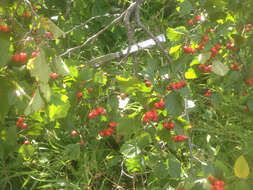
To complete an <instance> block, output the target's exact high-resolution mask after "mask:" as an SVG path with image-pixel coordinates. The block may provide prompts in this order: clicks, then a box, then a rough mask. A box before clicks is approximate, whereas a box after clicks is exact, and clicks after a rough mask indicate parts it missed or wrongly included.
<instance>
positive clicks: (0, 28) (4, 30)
mask: <svg viewBox="0 0 253 190" xmlns="http://www.w3.org/2000/svg"><path fill="white" fill-rule="evenodd" d="M1 31H2V32H5V33H7V32H10V29H9V27H8V26H7V25H4V26H3V25H1V24H0V32H1Z"/></svg>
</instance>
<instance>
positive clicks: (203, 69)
mask: <svg viewBox="0 0 253 190" xmlns="http://www.w3.org/2000/svg"><path fill="white" fill-rule="evenodd" d="M199 69H200V70H202V72H204V73H208V72H211V71H212V65H208V66H206V65H205V64H199Z"/></svg>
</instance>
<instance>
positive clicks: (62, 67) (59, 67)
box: [54, 56, 69, 76]
mask: <svg viewBox="0 0 253 190" xmlns="http://www.w3.org/2000/svg"><path fill="white" fill-rule="evenodd" d="M54 63H55V64H54V66H55V69H56V73H58V74H60V75H62V76H65V75H68V74H69V69H68V67H67V65H66V64H65V63H64V61H63V59H62V58H61V57H59V56H56V57H55V62H54Z"/></svg>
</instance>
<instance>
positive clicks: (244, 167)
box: [234, 156, 249, 179]
mask: <svg viewBox="0 0 253 190" xmlns="http://www.w3.org/2000/svg"><path fill="white" fill-rule="evenodd" d="M234 173H235V175H236V176H237V177H238V178H240V179H246V178H247V177H248V176H249V165H248V162H247V161H246V160H245V158H244V156H240V157H239V158H237V160H236V161H235V165H234Z"/></svg>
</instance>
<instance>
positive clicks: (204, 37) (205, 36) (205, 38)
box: [202, 35, 208, 43]
mask: <svg viewBox="0 0 253 190" xmlns="http://www.w3.org/2000/svg"><path fill="white" fill-rule="evenodd" d="M202 39H203V40H204V43H205V42H206V41H207V40H208V36H207V35H204V36H203V37H202ZM202 43H203V42H202Z"/></svg>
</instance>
